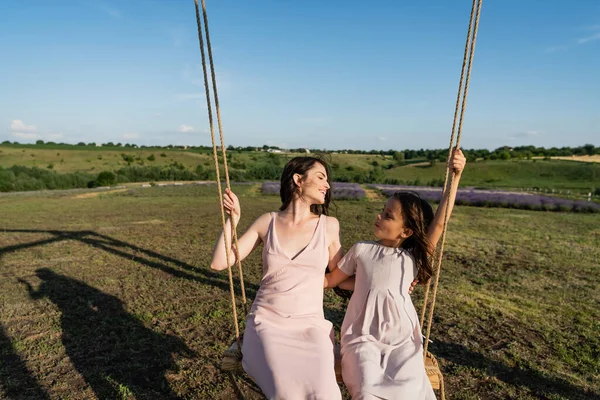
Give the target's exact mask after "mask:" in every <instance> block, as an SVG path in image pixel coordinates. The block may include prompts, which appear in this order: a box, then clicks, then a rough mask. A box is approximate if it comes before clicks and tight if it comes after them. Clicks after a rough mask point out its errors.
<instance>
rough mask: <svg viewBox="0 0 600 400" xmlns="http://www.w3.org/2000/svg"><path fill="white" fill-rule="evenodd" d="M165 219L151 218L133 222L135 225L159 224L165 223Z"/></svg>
mask: <svg viewBox="0 0 600 400" xmlns="http://www.w3.org/2000/svg"><path fill="white" fill-rule="evenodd" d="M164 223H165V221H162V220H160V219H149V220H148V221H137V222H132V224H134V225H158V224H164Z"/></svg>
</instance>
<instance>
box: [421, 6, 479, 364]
mask: <svg viewBox="0 0 600 400" xmlns="http://www.w3.org/2000/svg"><path fill="white" fill-rule="evenodd" d="M482 1H483V0H473V7H472V9H471V21H470V22H469V34H468V35H467V42H466V45H465V59H464V60H463V69H464V65H465V60H466V55H467V49H469V47H470V51H469V62H468V68H467V77H466V80H465V85H464V94H463V96H462V103H461V110H460V121H459V124H458V131H457V137H456V148H458V147H459V146H460V137H461V135H462V123H463V119H464V111H465V108H466V102H467V96H468V94H469V81H470V78H471V67H472V65H473V55H474V52H475V44H476V42H477V30H478V28H479V16H480V15H481V3H482ZM475 10H476V14H477V15H476V17H475V24H474V25H473V15H474V13H475ZM471 31H472V32H471ZM463 74H464V70H463V73H461V85H460V86H459V89H458V90H459V94H458V96H459V98H460V90H461V89H462V79H463ZM456 103H457V108H458V103H459V100H458V99H457V102H456ZM456 117H457V110H455V112H454V123H453V127H452V138H451V141H450V148H449V149H448V163H447V165H446V182H445V183H444V191H446V190H447V189H453V188H454V186H455V185H456V180H455V175H454V173H453V174H452V179H451V180H450V182H448V177H449V175H450V156H451V155H452V148H453V142H454V129H455V126H456ZM449 206H450V196H448V198H447V199H446V210H445V213H444V225H443V229H442V241H441V244H440V247H439V250H438V253H437V256H436V258H435V261H436V268H435V274H434V275H435V281H434V284H433V297H432V299H431V308H430V310H429V317H428V321H427V334H426V335H425V344H424V347H423V351H424V354H427V348H428V347H429V337H430V334H431V325H432V321H433V311H434V309H435V301H436V297H437V291H438V284H439V279H440V270H441V265H442V256H443V254H444V244H445V242H446V232H447V228H448V209H449V208H450V207H449ZM426 305H427V303H424V305H423V307H424V308H425V307H426ZM423 314H424V312H423Z"/></svg>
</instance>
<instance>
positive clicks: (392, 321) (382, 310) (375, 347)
mask: <svg viewBox="0 0 600 400" xmlns="http://www.w3.org/2000/svg"><path fill="white" fill-rule="evenodd" d="M338 267H339V268H340V269H341V270H342V271H343V272H344V273H345V274H347V275H353V274H355V273H356V283H355V288H354V294H353V295H352V298H351V300H350V303H349V304H348V309H347V311H346V316H345V317H344V322H343V323H342V330H341V335H340V342H341V343H340V344H341V353H342V375H343V379H344V383H345V384H346V387H347V388H348V391H349V392H350V394H351V395H352V398H353V399H355V400H356V399H389V400H392V399H398V400H400V399H402V400H404V399H410V400H435V394H434V393H433V389H432V387H431V383H430V382H429V379H428V377H427V374H426V372H425V364H424V361H423V339H422V336H421V331H420V326H419V319H418V316H417V311H416V310H415V307H414V305H413V303H412V300H411V298H410V296H409V295H408V289H409V287H410V284H411V283H412V281H413V280H414V279H415V276H416V274H417V268H416V266H415V261H414V258H413V257H412V255H411V254H410V253H409V252H408V251H406V250H404V249H401V248H393V247H386V246H382V245H380V244H378V243H376V242H359V243H356V244H355V245H354V246H352V248H351V249H350V250H349V251H348V253H347V254H346V255H345V256H344V258H343V259H342V260H340V262H339V263H338Z"/></svg>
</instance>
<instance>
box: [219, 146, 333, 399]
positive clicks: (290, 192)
mask: <svg viewBox="0 0 600 400" xmlns="http://www.w3.org/2000/svg"><path fill="white" fill-rule="evenodd" d="M330 188H331V183H330V176H329V168H328V166H327V164H326V163H325V162H324V161H323V160H320V159H318V158H315V157H296V158H293V159H292V160H290V161H289V162H288V163H287V164H286V166H285V168H284V170H283V173H282V176H281V189H280V195H281V202H282V205H281V207H280V208H279V211H278V212H271V213H267V214H264V215H261V216H260V217H258V218H257V219H256V221H254V223H253V224H252V225H251V226H250V227H249V228H248V230H247V231H246V232H245V233H244V234H243V235H242V236H241V237H240V238H239V240H238V254H239V257H240V259H242V260H243V259H244V258H246V257H247V256H248V254H250V252H251V251H253V250H254V249H255V248H256V247H257V246H258V245H259V244H260V243H262V244H263V250H262V259H263V278H262V280H261V283H260V287H259V289H258V292H257V294H256V298H255V299H254V302H253V304H252V309H251V310H250V313H249V314H248V316H247V318H246V330H245V331H244V342H243V344H242V354H243V361H242V365H243V367H244V370H245V371H246V372H247V373H248V375H250V376H251V377H252V379H253V380H254V381H255V382H256V383H257V384H258V386H260V388H261V389H262V391H263V393H264V394H265V395H266V396H267V398H269V399H286V400H287V399H315V400H317V399H327V400H335V399H341V393H340V389H339V387H338V385H337V382H336V378H335V372H334V355H333V354H334V353H333V327H332V324H331V323H330V322H329V321H327V320H325V318H324V315H323V276H324V273H325V267H326V266H331V269H333V267H335V266H337V263H338V261H339V260H340V258H341V255H342V251H341V244H340V234H339V223H338V221H337V220H336V219H335V218H333V217H329V216H327V211H328V207H329V202H330V201H331V191H330ZM223 203H224V206H225V209H226V210H227V212H228V214H229V215H230V218H231V219H232V220H233V223H234V224H235V225H236V226H237V224H238V223H239V221H240V217H241V209H240V203H239V200H238V198H237V196H236V195H235V194H234V193H233V192H231V191H229V190H227V191H226V193H225V196H224V200H223ZM223 235H225V236H226V238H227V243H231V226H230V222H229V221H228V222H227V224H226V229H225V231H224V232H222V233H221V236H220V237H219V239H218V241H217V244H216V246H215V250H214V254H213V259H212V262H211V268H212V269H215V270H223V269H226V268H227V267H228V265H227V261H226V251H228V252H229V261H230V264H233V263H234V260H235V255H234V252H233V251H232V249H227V250H226V249H225V244H224V241H223Z"/></svg>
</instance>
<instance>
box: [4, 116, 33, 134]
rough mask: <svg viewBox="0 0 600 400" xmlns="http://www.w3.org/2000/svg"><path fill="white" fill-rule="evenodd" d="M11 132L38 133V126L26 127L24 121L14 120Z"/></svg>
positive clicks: (11, 124)
mask: <svg viewBox="0 0 600 400" xmlns="http://www.w3.org/2000/svg"><path fill="white" fill-rule="evenodd" d="M10 130H11V131H12V132H13V133H15V132H19V133H34V132H37V131H38V129H37V126H35V125H26V124H25V123H24V122H23V121H21V120H20V119H14V120H12V121H11V123H10Z"/></svg>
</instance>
